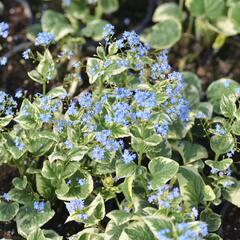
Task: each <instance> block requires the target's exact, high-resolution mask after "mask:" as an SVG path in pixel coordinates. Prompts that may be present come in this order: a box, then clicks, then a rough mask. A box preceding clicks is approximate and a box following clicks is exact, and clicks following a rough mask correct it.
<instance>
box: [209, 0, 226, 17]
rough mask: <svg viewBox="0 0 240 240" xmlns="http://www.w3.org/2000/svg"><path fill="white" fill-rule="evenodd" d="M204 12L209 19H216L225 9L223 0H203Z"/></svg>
mask: <svg viewBox="0 0 240 240" xmlns="http://www.w3.org/2000/svg"><path fill="white" fill-rule="evenodd" d="M204 8H205V14H206V15H207V17H208V18H210V19H213V20H214V19H216V18H218V17H220V16H222V15H223V13H224V10H225V1H224V0H204Z"/></svg>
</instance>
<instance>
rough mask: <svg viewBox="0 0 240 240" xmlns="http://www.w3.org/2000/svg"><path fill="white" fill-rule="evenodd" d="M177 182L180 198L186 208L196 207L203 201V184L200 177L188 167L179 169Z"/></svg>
mask: <svg viewBox="0 0 240 240" xmlns="http://www.w3.org/2000/svg"><path fill="white" fill-rule="evenodd" d="M178 182H179V186H180V191H181V196H182V198H183V200H184V203H185V205H186V206H187V207H193V206H195V207H198V204H199V203H201V202H203V200H204V191H203V189H204V186H205V184H204V182H203V180H202V178H201V176H200V175H199V174H198V173H197V172H195V171H193V170H192V169H191V168H190V167H180V168H179V172H178Z"/></svg>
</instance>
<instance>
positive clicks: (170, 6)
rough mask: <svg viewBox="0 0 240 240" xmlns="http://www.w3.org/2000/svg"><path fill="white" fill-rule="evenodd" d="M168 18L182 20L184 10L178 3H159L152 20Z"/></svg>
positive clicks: (157, 20)
mask: <svg viewBox="0 0 240 240" xmlns="http://www.w3.org/2000/svg"><path fill="white" fill-rule="evenodd" d="M168 18H174V19H176V20H179V21H181V20H182V12H181V10H180V8H179V6H178V5H177V4H176V3H173V2H171V3H163V4H161V5H159V6H158V7H157V8H156V10H155V12H154V14H153V18H152V20H153V22H160V21H162V20H165V19H168Z"/></svg>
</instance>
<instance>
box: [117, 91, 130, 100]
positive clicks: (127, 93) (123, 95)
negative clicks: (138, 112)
mask: <svg viewBox="0 0 240 240" xmlns="http://www.w3.org/2000/svg"><path fill="white" fill-rule="evenodd" d="M115 94H116V98H120V99H121V98H128V97H130V96H131V95H132V92H131V90H129V89H126V88H116V89H115Z"/></svg>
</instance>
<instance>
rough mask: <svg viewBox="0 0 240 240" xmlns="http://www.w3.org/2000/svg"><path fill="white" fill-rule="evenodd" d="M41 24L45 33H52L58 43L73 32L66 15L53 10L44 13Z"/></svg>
mask: <svg viewBox="0 0 240 240" xmlns="http://www.w3.org/2000/svg"><path fill="white" fill-rule="evenodd" d="M41 24H42V29H43V31H44V32H51V33H52V34H53V35H54V37H55V39H56V41H58V40H60V39H62V38H64V37H65V36H66V35H68V34H70V33H72V32H73V28H72V26H71V24H70V23H69V22H68V21H67V20H66V18H65V17H64V15H63V14H61V13H59V12H56V11H53V10H46V11H44V14H43V16H42V18H41Z"/></svg>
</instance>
